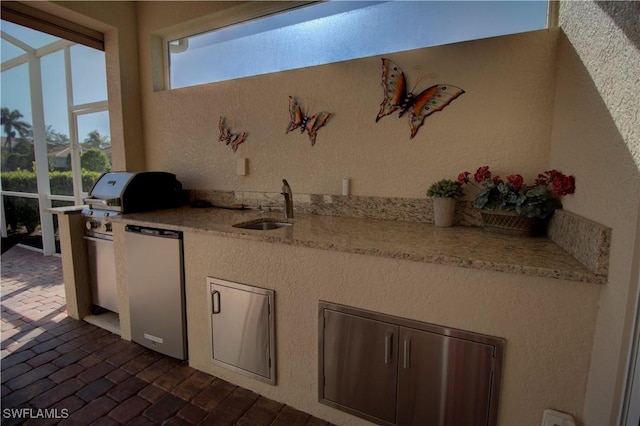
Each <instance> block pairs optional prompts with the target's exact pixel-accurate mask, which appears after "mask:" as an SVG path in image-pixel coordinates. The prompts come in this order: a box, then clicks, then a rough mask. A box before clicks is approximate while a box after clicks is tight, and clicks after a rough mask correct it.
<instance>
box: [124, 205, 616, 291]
mask: <svg viewBox="0 0 640 426" xmlns="http://www.w3.org/2000/svg"><path fill="white" fill-rule="evenodd" d="M281 216H282V213H281V212H259V211H255V210H230V209H220V208H202V209H198V208H191V207H182V208H177V209H168V210H158V211H152V212H145V213H130V214H125V215H123V216H122V217H119V218H114V219H113V221H114V222H122V223H126V224H133V225H140V226H149V227H157V228H163V229H171V230H176V231H184V232H195V233H205V234H212V235H218V236H224V237H229V238H240V239H245V240H255V241H262V242H270V243H278V244H287V245H292V246H300V247H307V248H314V249H321V250H332V251H339V252H346V253H355V254H362V255H367V256H381V257H386V258H393V259H402V260H409V261H415V262H425V263H433V264H441V265H448V266H457V267H463V268H475V269H481V270H489V271H497V272H507V273H513V274H521V275H530V276H538V277H546V278H555V279H562V280H570V281H581V282H591V283H598V284H602V283H605V282H606V277H604V276H601V275H596V274H594V273H592V272H590V271H589V270H588V269H587V268H586V267H585V266H583V265H582V264H581V263H580V262H578V261H577V260H576V259H575V258H574V257H572V256H571V255H570V254H569V253H567V252H566V251H564V250H563V249H562V248H560V247H559V246H558V245H556V244H555V243H553V242H552V241H551V240H549V239H547V238H544V237H540V238H520V237H513V236H509V235H501V234H494V233H490V232H487V231H485V230H483V229H482V228H475V227H463V226H460V227H452V228H437V227H435V226H433V225H432V224H427V223H416V222H400V221H389V220H376V219H366V218H352V217H336V216H320V215H305V214H296V216H295V218H294V219H293V223H294V224H293V226H290V227H284V228H279V229H274V230H268V231H260V230H249V229H241V228H235V227H233V226H232V225H233V224H237V223H240V222H246V221H251V220H256V219H259V218H274V219H280V218H281Z"/></svg>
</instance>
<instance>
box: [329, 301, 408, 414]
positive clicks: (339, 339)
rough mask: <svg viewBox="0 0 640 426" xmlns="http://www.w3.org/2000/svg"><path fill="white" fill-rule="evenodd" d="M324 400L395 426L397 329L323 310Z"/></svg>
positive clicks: (384, 324) (370, 320) (382, 323)
mask: <svg viewBox="0 0 640 426" xmlns="http://www.w3.org/2000/svg"><path fill="white" fill-rule="evenodd" d="M323 334H324V335H323V342H324V347H323V361H322V362H323V363H324V365H323V371H324V378H323V380H324V389H323V392H322V395H321V398H324V399H325V400H327V401H330V402H332V403H335V404H338V405H339V406H341V407H346V408H347V409H349V410H354V411H356V412H358V413H359V414H360V415H362V414H364V415H365V416H366V417H367V418H371V417H373V419H372V420H374V421H377V422H379V420H382V421H384V422H388V423H395V419H396V380H397V369H398V359H397V358H398V357H397V354H398V348H397V336H398V327H397V326H394V325H391V324H388V323H384V322H381V321H376V320H372V319H367V318H362V317H359V316H354V315H349V314H345V313H341V312H336V311H332V310H328V309H325V310H324V332H323Z"/></svg>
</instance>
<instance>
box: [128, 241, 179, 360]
mask: <svg viewBox="0 0 640 426" xmlns="http://www.w3.org/2000/svg"><path fill="white" fill-rule="evenodd" d="M125 244H126V259H127V286H128V290H129V311H130V315H131V340H133V341H134V342H137V343H139V344H141V345H142V346H145V347H147V348H149V349H152V350H155V351H158V352H160V353H163V354H166V355H169V356H172V357H174V358H178V359H187V343H186V321H185V311H184V305H185V303H184V278H183V260H182V256H183V253H182V240H181V239H178V238H165V237H159V236H154V235H145V234H142V233H135V232H125Z"/></svg>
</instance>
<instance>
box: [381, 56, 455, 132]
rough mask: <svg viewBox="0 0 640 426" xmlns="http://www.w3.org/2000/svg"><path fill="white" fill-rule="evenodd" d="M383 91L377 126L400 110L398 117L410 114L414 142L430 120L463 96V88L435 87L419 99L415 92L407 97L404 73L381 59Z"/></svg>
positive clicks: (425, 91)
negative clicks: (430, 117)
mask: <svg viewBox="0 0 640 426" xmlns="http://www.w3.org/2000/svg"><path fill="white" fill-rule="evenodd" d="M382 90H383V93H384V99H383V100H382V103H381V104H380V112H378V116H377V117H376V123H377V122H378V120H380V119H381V118H382V117H384V116H385V115H389V114H391V113H392V112H394V111H396V110H397V109H400V114H399V115H398V117H402V115H403V114H404V113H405V112H409V126H410V127H411V139H413V137H414V136H415V135H416V133H418V129H419V128H420V126H422V124H423V123H424V120H425V118H427V116H429V115H431V114H433V113H434V112H437V111H440V110H442V109H443V108H444V107H446V106H447V105H449V104H450V103H451V102H452V101H453V100H454V99H456V98H457V97H458V96H460V95H462V94H463V93H464V90H462V89H461V88H459V87H456V86H451V85H450V84H436V85H435V86H431V87H429V88H428V89H425V90H423V91H422V92H420V93H419V94H417V95H414V94H413V93H412V92H408V93H407V80H406V78H405V76H404V73H403V72H402V69H400V67H399V66H397V65H396V64H395V63H393V62H392V61H390V60H388V59H384V58H383V59H382Z"/></svg>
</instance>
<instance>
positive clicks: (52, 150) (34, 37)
mask: <svg viewBox="0 0 640 426" xmlns="http://www.w3.org/2000/svg"><path fill="white" fill-rule="evenodd" d="M4 14H5V9H4V4H3V17H4ZM38 22H39V21H36V23H38ZM40 23H41V22H40ZM0 36H1V37H0V43H1V48H2V50H1V66H0V71H1V72H0V91H1V95H2V97H1V99H2V126H1V128H0V133H1V135H0V136H2V138H1V139H2V140H1V144H0V148H1V149H0V151H1V152H0V154H1V155H0V160H1V161H0V195H1V197H0V225H1V226H0V231H1V233H2V236H3V237H5V236H8V235H10V234H11V235H12V236H13V235H15V236H16V237H17V239H18V240H19V241H20V242H21V243H23V244H26V245H30V246H35V247H38V248H41V249H42V250H43V252H44V253H45V254H52V253H53V252H54V251H55V250H56V242H55V228H54V220H53V217H52V215H51V213H48V212H47V210H48V209H49V208H51V207H57V206H63V205H74V204H75V205H81V204H82V197H83V196H86V192H87V191H88V190H89V189H90V188H91V185H92V184H93V182H94V181H95V180H96V179H97V178H98V177H99V176H100V174H101V173H102V172H105V171H108V170H110V169H111V162H110V157H111V140H110V132H109V113H108V102H107V87H106V67H105V54H104V52H103V51H102V50H98V49H95V48H92V47H88V46H85V45H81V44H76V43H74V42H73V41H69V40H65V39H62V38H59V37H55V36H52V35H50V34H45V33H43V32H40V31H37V30H34V29H33V28H30V27H25V26H22V25H18V24H16V23H13V22H8V21H5V20H2V27H1V29H0Z"/></svg>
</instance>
